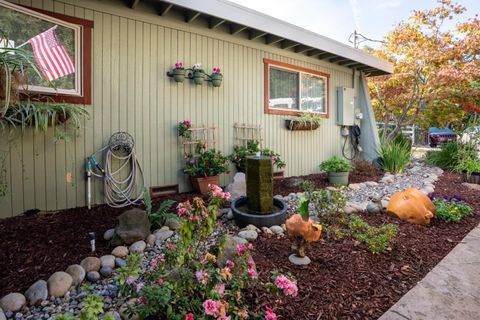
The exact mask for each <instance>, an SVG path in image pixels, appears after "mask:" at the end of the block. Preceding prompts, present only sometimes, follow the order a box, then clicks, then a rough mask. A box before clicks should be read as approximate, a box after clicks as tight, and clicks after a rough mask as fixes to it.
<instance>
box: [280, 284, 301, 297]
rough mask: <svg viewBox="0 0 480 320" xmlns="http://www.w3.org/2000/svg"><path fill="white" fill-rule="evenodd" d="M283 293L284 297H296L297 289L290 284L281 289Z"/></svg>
mask: <svg viewBox="0 0 480 320" xmlns="http://www.w3.org/2000/svg"><path fill="white" fill-rule="evenodd" d="M283 293H284V294H285V295H286V296H292V297H296V296H297V294H298V287H297V285H296V284H295V283H293V282H292V283H290V284H289V285H288V286H287V287H286V288H285V289H283Z"/></svg>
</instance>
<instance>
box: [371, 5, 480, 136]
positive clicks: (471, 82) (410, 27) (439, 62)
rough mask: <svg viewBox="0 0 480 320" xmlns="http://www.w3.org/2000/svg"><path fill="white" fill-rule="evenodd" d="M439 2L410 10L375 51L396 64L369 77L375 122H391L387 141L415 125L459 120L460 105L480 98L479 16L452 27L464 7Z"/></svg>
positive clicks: (463, 10)
mask: <svg viewBox="0 0 480 320" xmlns="http://www.w3.org/2000/svg"><path fill="white" fill-rule="evenodd" d="M438 4H439V5H438V6H437V7H435V8H433V9H429V10H420V11H413V12H412V15H411V16H410V18H409V19H408V20H407V21H404V22H401V23H399V24H398V25H397V26H396V27H395V28H394V29H393V30H392V31H391V32H389V33H388V35H387V36H386V38H385V43H383V44H382V45H381V46H380V47H379V48H378V49H377V50H374V54H375V55H377V56H379V57H382V58H384V59H386V60H389V61H391V62H392V63H393V65H394V73H393V74H392V75H386V76H377V77H372V78H370V80H369V90H370V95H371V98H372V104H373V107H374V110H375V115H376V117H377V120H378V121H382V120H383V122H384V123H393V125H394V128H393V130H389V134H388V136H387V138H388V139H392V138H393V137H394V136H395V135H397V133H398V132H399V131H400V130H401V127H402V126H405V125H410V124H413V123H416V124H423V125H424V126H425V127H427V126H432V125H433V126H445V125H447V124H449V123H452V122H459V121H461V120H462V119H463V117H464V111H463V110H462V109H461V108H459V107H458V106H459V105H460V104H465V103H470V104H478V103H479V102H480V90H479V89H480V20H479V19H478V17H477V16H475V17H474V18H472V19H470V20H467V21H464V22H461V23H456V24H455V25H454V26H453V27H451V24H452V22H453V21H454V20H455V19H459V18H460V17H461V16H462V15H463V14H464V13H465V12H466V8H465V7H463V6H461V5H458V4H456V3H452V1H451V0H439V1H438ZM449 26H450V28H449ZM384 132H386V130H385V131H384Z"/></svg>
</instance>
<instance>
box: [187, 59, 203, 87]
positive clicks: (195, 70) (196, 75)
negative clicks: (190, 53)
mask: <svg viewBox="0 0 480 320" xmlns="http://www.w3.org/2000/svg"><path fill="white" fill-rule="evenodd" d="M191 70H192V72H191V73H190V74H189V76H188V77H189V78H190V79H193V82H195V84H196V85H201V84H203V81H204V80H205V71H204V70H203V69H202V64H200V63H195V64H194V65H193V67H192V69H191Z"/></svg>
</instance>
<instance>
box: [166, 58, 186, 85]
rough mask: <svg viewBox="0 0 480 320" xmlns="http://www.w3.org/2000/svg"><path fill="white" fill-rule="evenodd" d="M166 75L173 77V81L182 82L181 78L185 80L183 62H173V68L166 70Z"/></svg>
mask: <svg viewBox="0 0 480 320" xmlns="http://www.w3.org/2000/svg"><path fill="white" fill-rule="evenodd" d="M167 76H169V77H173V80H174V81H175V82H183V80H185V68H183V63H182V62H177V63H175V68H173V70H172V71H171V72H170V71H168V72H167Z"/></svg>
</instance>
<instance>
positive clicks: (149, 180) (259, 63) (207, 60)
mask: <svg viewBox="0 0 480 320" xmlns="http://www.w3.org/2000/svg"><path fill="white" fill-rule="evenodd" d="M12 2H15V3H21V4H23V5H27V6H32V7H36V8H41V9H45V10H50V11H54V12H57V13H62V14H67V15H72V16H75V17H78V18H83V19H88V20H93V21H94V29H93V36H92V38H93V39H92V42H93V43H92V69H93V70H92V77H93V79H92V88H93V96H92V101H93V103H92V105H90V106H87V108H88V110H89V111H90V114H91V116H90V118H88V119H87V118H86V119H84V126H83V128H82V129H81V130H80V132H79V136H78V137H77V138H74V139H71V140H69V141H60V142H57V143H54V137H53V133H52V132H51V131H49V132H48V133H46V134H43V133H36V134H34V133H33V131H32V130H27V131H26V132H25V133H24V134H23V136H21V135H20V134H19V133H18V132H15V133H13V134H12V136H11V137H10V138H9V140H10V141H11V142H10V143H7V142H6V141H7V139H2V142H1V145H0V148H1V150H3V151H8V157H7V161H6V164H5V169H6V172H7V183H8V194H7V196H5V197H3V198H1V199H0V217H9V216H14V215H17V214H19V213H21V212H24V211H25V210H28V209H32V208H39V209H41V210H59V209H64V208H71V207H80V206H85V205H86V199H85V198H86V196H85V190H86V179H85V169H84V164H85V158H86V157H87V156H88V155H90V154H91V153H92V152H93V151H94V150H98V149H99V148H101V147H102V146H104V145H105V144H106V143H107V142H108V139H109V137H110V135H111V134H112V133H114V132H117V131H127V132H129V133H130V134H132V136H133V137H134V139H135V142H136V151H137V154H138V158H139V159H140V162H141V165H142V167H143V169H144V172H145V181H146V184H147V185H165V184H176V183H178V184H179V185H180V190H181V191H185V190H187V189H188V188H189V183H188V180H187V177H185V176H184V175H183V174H182V173H181V171H180V169H181V162H182V155H181V145H180V141H179V140H178V138H177V128H176V124H177V122H178V121H181V120H183V119H187V118H188V119H191V121H192V123H193V124H194V125H214V126H216V127H217V128H218V129H217V146H218V147H219V148H220V149H221V150H222V151H223V152H224V153H230V152H231V151H232V149H233V144H234V131H233V125H234V123H248V124H261V125H262V127H263V129H264V130H263V131H264V143H263V145H264V146H265V147H268V148H271V149H274V150H276V151H277V152H279V153H280V154H281V155H282V156H283V157H284V159H285V161H286V163H287V167H286V175H287V176H292V175H304V174H310V173H314V172H318V164H319V163H320V162H321V161H322V160H324V159H326V158H328V157H330V156H332V155H334V154H340V152H341V144H342V143H343V140H342V138H341V136H340V127H338V126H337V125H335V108H336V100H335V99H336V94H335V90H336V87H338V86H347V87H351V86H352V72H351V70H349V69H347V68H343V67H339V66H336V65H333V64H329V63H326V62H323V61H319V60H318V59H314V58H308V57H307V56H304V55H299V54H295V53H293V52H288V51H286V50H281V49H278V48H274V47H271V46H266V45H264V44H262V43H261V42H260V40H258V41H249V40H247V39H245V38H242V37H241V36H240V37H237V36H230V35H228V34H226V33H225V32H221V31H216V30H209V29H208V28H205V27H203V26H199V25H196V24H195V23H193V24H187V23H183V22H181V21H178V20H176V19H171V18H169V17H168V16H167V17H160V16H158V15H157V13H156V12H155V11H154V9H153V8H150V7H148V4H142V3H141V4H140V5H139V6H138V8H137V9H136V10H132V9H128V8H127V7H126V6H125V4H124V2H123V1H91V0H78V1H52V0H43V1H42V0H22V1H12ZM196 23H197V21H196ZM200 23H201V22H198V24H200ZM264 58H268V59H273V60H278V61H283V62H286V63H290V64H294V65H298V66H301V67H305V68H309V69H314V70H319V71H322V72H326V73H329V74H330V92H329V93H328V99H329V102H330V118H329V119H325V120H324V121H323V122H322V125H321V127H320V129H318V130H316V131H312V132H291V131H287V130H286V129H285V128H284V119H285V117H282V116H277V115H266V114H264V111H263V98H264V92H263V91H264V75H263V59H264ZM176 61H183V62H184V63H185V64H186V65H188V66H190V65H192V64H194V63H196V62H201V63H202V64H203V66H204V67H205V68H206V69H207V70H211V68H212V67H214V66H219V67H221V68H222V69H223V74H224V81H223V83H222V86H221V87H220V88H213V87H212V86H211V85H203V86H196V85H194V84H193V83H192V82H191V81H185V83H183V84H177V83H175V82H173V81H172V80H171V79H170V78H168V77H167V76H166V72H167V71H168V70H169V69H170V67H171V66H172V64H173V63H175V62H176ZM68 173H71V175H72V176H73V180H72V182H71V183H68V182H67V180H66V176H67V174H68ZM232 178H233V174H231V175H230V176H225V175H222V178H221V184H222V185H225V184H227V183H228V181H229V179H232ZM102 189H103V184H102V181H100V180H99V179H95V182H94V184H93V189H92V190H93V202H94V203H96V204H100V203H103V195H102Z"/></svg>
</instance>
